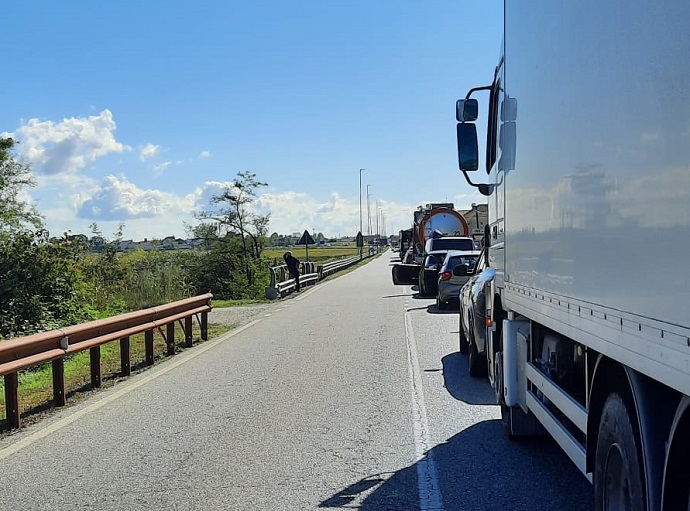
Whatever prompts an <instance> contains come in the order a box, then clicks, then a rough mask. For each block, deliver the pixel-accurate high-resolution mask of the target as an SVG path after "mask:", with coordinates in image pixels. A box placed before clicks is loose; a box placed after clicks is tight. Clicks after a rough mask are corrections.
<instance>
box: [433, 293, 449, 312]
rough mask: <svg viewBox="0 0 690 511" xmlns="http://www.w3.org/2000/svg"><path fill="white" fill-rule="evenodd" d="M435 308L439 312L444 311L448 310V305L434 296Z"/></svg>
mask: <svg viewBox="0 0 690 511" xmlns="http://www.w3.org/2000/svg"><path fill="white" fill-rule="evenodd" d="M436 306H437V307H438V308H439V310H446V309H447V308H448V304H446V302H442V301H441V299H440V298H439V296H438V295H436Z"/></svg>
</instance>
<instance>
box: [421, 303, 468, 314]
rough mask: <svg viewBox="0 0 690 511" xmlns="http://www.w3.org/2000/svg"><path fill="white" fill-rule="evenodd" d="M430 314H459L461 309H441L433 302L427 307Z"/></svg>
mask: <svg viewBox="0 0 690 511" xmlns="http://www.w3.org/2000/svg"><path fill="white" fill-rule="evenodd" d="M426 311H427V312H428V313H429V314H458V313H459V312H460V311H459V310H456V309H439V308H438V305H436V304H435V303H434V304H431V305H429V306H428V307H427V308H426Z"/></svg>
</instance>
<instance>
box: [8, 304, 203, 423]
mask: <svg viewBox="0 0 690 511" xmlns="http://www.w3.org/2000/svg"><path fill="white" fill-rule="evenodd" d="M211 298H213V295H212V294H210V293H207V294H205V295H200V296H195V297H193V298H187V299H185V300H179V301H177V302H172V303H168V304H164V305H160V306H157V307H152V308H150V309H143V310H140V311H136V312H130V313H127V314H120V315H118V316H113V317H110V318H106V319H99V320H96V321H90V322H88V323H82V324H80V325H73V326H68V327H65V328H61V329H58V330H51V331H49V332H42V333H38V334H33V335H28V336H26V337H19V338H16V339H9V340H6V341H0V376H4V379H5V408H6V417H7V425H8V428H9V429H16V428H19V426H20V412H19V380H18V372H19V371H21V370H22V369H27V368H29V367H33V366H36V365H40V364H44V363H47V362H51V363H52V366H53V368H52V369H53V402H54V404H55V406H64V405H65V369H64V361H65V356H67V355H71V354H73V353H79V352H80V351H85V350H90V355H91V386H92V388H98V387H100V386H101V363H100V361H101V352H100V347H101V345H103V344H106V343H108V342H112V341H116V340H119V341H120V362H121V373H122V375H123V376H128V375H129V374H130V373H131V366H130V363H131V361H130V350H129V337H130V336H131V335H134V334H138V333H141V332H144V344H145V357H146V358H145V363H146V365H153V361H154V353H153V334H154V330H158V331H159V332H160V333H161V335H163V338H164V339H165V343H166V346H167V352H166V353H167V354H168V355H174V354H175V323H176V322H180V326H181V327H182V330H183V332H184V335H185V346H186V347H191V346H192V326H193V321H192V320H193V317H196V318H197V321H198V322H199V327H200V329H201V338H202V339H203V340H207V339H208V312H209V311H210V310H211V308H212V305H211ZM182 320H184V324H182ZM162 326H166V333H165V334H164V333H163V330H162V329H161V327H162Z"/></svg>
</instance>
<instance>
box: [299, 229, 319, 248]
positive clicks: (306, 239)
mask: <svg viewBox="0 0 690 511" xmlns="http://www.w3.org/2000/svg"><path fill="white" fill-rule="evenodd" d="M297 245H316V242H315V241H314V238H312V237H311V234H309V231H304V234H302V237H301V238H300V239H299V241H298V242H297Z"/></svg>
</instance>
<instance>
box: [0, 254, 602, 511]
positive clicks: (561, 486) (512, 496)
mask: <svg viewBox="0 0 690 511" xmlns="http://www.w3.org/2000/svg"><path fill="white" fill-rule="evenodd" d="M389 258H390V257H389V254H384V255H383V256H382V257H380V258H379V259H377V260H375V261H372V262H371V263H369V264H367V265H365V266H363V267H361V268H358V269H357V270H355V271H353V272H351V273H349V274H347V275H344V276H342V277H340V278H337V279H335V280H332V281H329V282H326V283H324V284H320V285H318V286H317V287H314V288H309V289H308V290H306V291H303V292H302V293H300V294H299V295H295V296H292V297H289V298H287V299H284V300H282V301H281V302H280V303H278V304H276V305H275V306H274V307H272V308H269V309H267V310H266V311H265V313H263V315H262V316H260V319H258V320H257V321H255V322H252V323H249V324H248V325H245V326H244V327H241V328H240V329H238V330H235V331H233V332H231V333H229V334H225V335H224V336H222V337H220V338H218V339H215V340H212V341H209V342H208V343H205V344H202V345H200V346H198V347H196V348H194V349H192V350H189V351H186V352H185V353H183V354H181V355H178V356H176V357H174V358H173V359H172V360H170V361H167V362H165V363H162V364H160V365H158V366H156V367H155V368H153V369H151V370H149V371H146V372H144V373H141V374H138V375H136V376H134V377H132V378H130V379H128V380H127V381H125V382H123V383H120V384H118V385H116V386H114V387H113V388H110V389H107V390H104V391H102V392H99V393H96V394H95V395H94V396H93V397H91V398H89V399H87V400H85V402H83V403H81V404H79V405H77V406H74V407H69V408H68V409H63V410H60V411H58V412H57V413H55V414H53V415H51V416H50V417H49V418H48V419H46V420H44V421H41V422H40V423H39V424H36V425H33V426H31V427H28V428H26V429H25V430H22V431H21V432H20V433H18V434H15V435H11V436H8V437H5V438H3V439H2V440H0V466H1V467H2V468H1V469H0V504H2V505H3V507H5V508H8V509H11V508H21V509H46V510H63V509H65V510H67V509H69V510H77V509H91V510H101V509H104V510H106V509H107V510H110V509H125V510H128V509H179V510H192V509H193V510H197V509H199V510H202V509H203V510H215V509H231V510H235V509H237V510H305V509H319V508H344V509H364V510H417V509H420V510H444V509H445V510H493V509H509V510H516V509H529V510H558V511H564V510H571V509H573V510H585V509H591V508H592V488H591V485H590V484H589V483H588V482H587V480H586V479H585V478H584V477H583V476H582V475H581V474H580V473H579V472H578V471H577V469H576V468H575V467H574V465H572V464H571V463H570V461H569V460H568V459H567V458H566V456H565V455H564V454H563V453H562V452H561V451H560V450H559V448H558V447H557V446H556V445H555V444H554V443H553V442H552V441H551V440H550V439H549V438H538V439H531V440H527V441H520V442H510V441H508V440H506V439H505V438H504V437H503V436H502V432H501V425H500V420H499V416H500V412H499V410H498V407H497V406H496V405H494V404H493V395H492V391H491V389H490V387H489V384H488V382H487V381H486V380H474V379H472V378H470V377H469V376H468V374H467V369H466V364H467V360H466V358H465V356H464V355H459V354H458V353H457V336H458V333H457V332H458V316H457V314H456V313H453V312H441V311H438V310H437V309H436V306H435V304H434V303H433V300H431V299H419V298H418V297H417V296H416V294H415V291H414V289H413V288H411V287H407V286H394V285H393V284H392V282H391V278H390V268H389ZM262 312H263V311H262Z"/></svg>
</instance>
